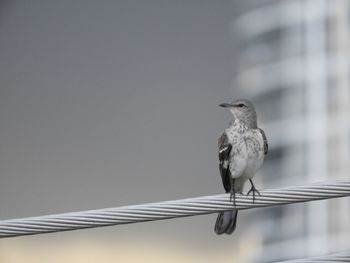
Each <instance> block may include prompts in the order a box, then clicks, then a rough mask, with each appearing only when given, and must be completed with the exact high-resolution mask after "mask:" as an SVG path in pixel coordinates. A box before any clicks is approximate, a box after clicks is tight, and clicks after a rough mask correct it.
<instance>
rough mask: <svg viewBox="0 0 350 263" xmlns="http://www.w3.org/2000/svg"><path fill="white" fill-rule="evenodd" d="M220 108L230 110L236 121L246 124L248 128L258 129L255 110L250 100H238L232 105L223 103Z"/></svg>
mask: <svg viewBox="0 0 350 263" xmlns="http://www.w3.org/2000/svg"><path fill="white" fill-rule="evenodd" d="M219 106H220V107H223V108H227V109H229V110H230V112H231V113H232V115H233V117H234V118H235V119H238V120H239V121H241V122H243V123H245V124H246V125H247V126H248V127H250V128H256V127H257V120H256V119H257V118H256V112H255V108H254V105H253V103H251V102H250V101H249V100H246V99H238V100H234V101H232V102H230V103H222V104H220V105H219Z"/></svg>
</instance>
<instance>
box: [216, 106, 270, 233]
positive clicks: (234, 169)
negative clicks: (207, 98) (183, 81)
mask: <svg viewBox="0 0 350 263" xmlns="http://www.w3.org/2000/svg"><path fill="white" fill-rule="evenodd" d="M219 106H221V107H224V108H227V109H229V110H230V112H231V113H232V115H233V118H234V121H233V122H231V123H230V125H229V127H228V128H227V129H225V130H224V132H223V133H222V134H221V136H220V137H219V139H218V146H219V168H220V175H221V179H222V183H223V185H224V188H225V191H226V193H230V194H231V200H232V199H233V203H234V205H235V193H237V192H238V193H242V191H243V186H244V183H245V182H246V181H247V180H249V181H250V183H251V189H250V190H249V192H248V193H247V195H249V194H250V193H251V192H252V193H253V202H254V200H255V194H256V193H257V194H259V195H260V193H259V191H258V190H257V189H256V188H255V186H254V184H253V181H252V178H253V176H254V175H255V174H256V173H257V171H258V170H259V168H260V167H261V166H262V164H263V162H264V156H265V155H266V154H267V151H268V143H267V139H266V136H265V133H264V131H263V130H262V129H260V128H258V126H257V117H256V112H255V109H254V105H253V104H252V103H251V102H250V101H249V100H246V99H238V100H234V101H232V102H231V103H222V104H220V105H219ZM236 222H237V210H230V211H225V212H220V213H219V215H218V217H217V220H216V224H215V232H216V234H218V235H221V234H224V233H225V234H232V232H233V231H234V230H235V228H236Z"/></svg>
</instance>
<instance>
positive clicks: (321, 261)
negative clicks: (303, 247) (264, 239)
mask: <svg viewBox="0 0 350 263" xmlns="http://www.w3.org/2000/svg"><path fill="white" fill-rule="evenodd" d="M325 262H350V252H342V253H337V254H331V255H326V256H320V257H311V258H304V259H295V260H287V261H278V262H275V263H325Z"/></svg>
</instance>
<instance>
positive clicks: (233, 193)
mask: <svg viewBox="0 0 350 263" xmlns="http://www.w3.org/2000/svg"><path fill="white" fill-rule="evenodd" d="M230 202H233V206H236V193H235V191H231V192H230Z"/></svg>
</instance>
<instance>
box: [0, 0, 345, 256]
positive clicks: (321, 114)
mask: <svg viewBox="0 0 350 263" xmlns="http://www.w3.org/2000/svg"><path fill="white" fill-rule="evenodd" d="M349 33H350V2H349V1H347V0H333V1H326V0H291V1H289V0H288V1H287V0H284V1H277V0H246V1H238V0H236V1H235V0H227V1H226V0H225V1H209V0H208V1H207V0H201V1H199V0H190V1H159V0H148V1H136V0H131V1H130V0H129V1H126V0H121V1H82V0H76V1H67V0H62V1H39V0H33V1H17V0H14V1H5V0H2V1H1V2H0V83H1V88H0V200H1V201H0V219H10V218H17V217H28V216H37V215H44V214H52V213H62V212H70V211H79V210H87V209H98V208H105V207H114V206H121V205H128V204H138V203H147V202H154V201H165V200H172V199H179V198H186V197H195V196H200V195H209V194H216V193H221V192H223V187H222V185H221V179H220V176H219V171H218V161H217V137H218V136H219V134H220V132H221V131H222V130H223V129H224V128H225V127H226V126H227V125H228V122H229V120H230V114H229V113H228V112H226V111H224V110H222V109H220V108H219V107H218V106H217V105H218V104H219V103H221V102H226V101H230V100H231V99H232V98H238V97H245V98H248V99H250V100H252V101H253V102H254V104H255V105H256V109H257V111H258V117H259V123H260V127H261V128H263V129H264V130H265V132H266V134H267V137H268V139H269V145H270V151H269V154H268V155H267V159H266V162H265V165H264V168H263V169H262V171H261V173H260V174H259V175H257V176H256V178H255V182H256V185H257V186H258V188H259V189H265V188H275V187H282V186H291V185H303V184H307V183H311V182H318V181H325V180H335V179H337V178H348V177H349V172H350V162H349V160H350V124H349V113H350V85H349V84H350V60H349V55H350V34H349ZM215 219H216V215H205V216H196V217H190V218H180V219H172V220H165V221H157V222H148V223H140V224H131V225H123V226H115V227H106V228H98V229H89V230H80V231H73V232H65V233H64V232H61V233H55V234H45V235H38V236H27V237H17V238H9V239H1V240H0V262H9V263H12V262H16V263H17V262H26V263H30V262H97V261H98V262H110V261H118V260H120V261H121V260H123V261H124V262H148V261H149V262H179V261H181V262H214V261H224V260H225V261H230V262H271V261H274V260H283V259H290V258H299V257H305V256H311V255H318V254H325V253H330V252H337V251H342V250H350V223H349V222H350V201H349V198H341V199H337V200H329V201H318V202H312V203H307V204H294V205H288V206H280V207H276V208H268V209H255V210H254V211H243V212H241V213H240V215H239V218H238V228H237V231H236V232H235V233H234V234H233V235H232V236H217V235H216V234H215V233H214V231H213V227H214V223H215Z"/></svg>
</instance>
